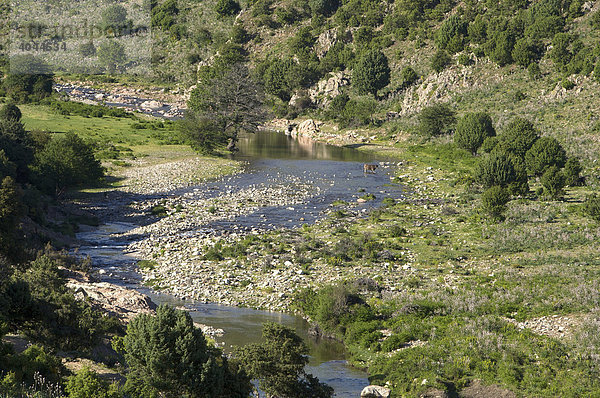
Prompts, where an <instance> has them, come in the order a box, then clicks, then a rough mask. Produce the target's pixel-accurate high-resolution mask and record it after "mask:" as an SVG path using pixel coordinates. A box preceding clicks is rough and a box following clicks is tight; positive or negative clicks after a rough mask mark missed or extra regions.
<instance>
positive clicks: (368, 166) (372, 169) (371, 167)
mask: <svg viewBox="0 0 600 398" xmlns="http://www.w3.org/2000/svg"><path fill="white" fill-rule="evenodd" d="M378 167H379V165H378V164H368V163H365V164H364V166H363V169H364V171H365V173H375V169H376V168H378Z"/></svg>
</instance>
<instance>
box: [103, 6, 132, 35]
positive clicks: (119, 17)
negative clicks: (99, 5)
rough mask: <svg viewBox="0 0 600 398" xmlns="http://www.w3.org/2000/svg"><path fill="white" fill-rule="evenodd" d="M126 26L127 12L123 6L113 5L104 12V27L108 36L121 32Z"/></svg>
mask: <svg viewBox="0 0 600 398" xmlns="http://www.w3.org/2000/svg"><path fill="white" fill-rule="evenodd" d="M126 24H127V10H126V9H125V7H123V6H122V5H120V4H113V5H110V6H108V7H106V8H105V9H104V10H103V11H102V27H103V29H104V30H105V31H106V33H107V34H109V33H112V34H116V33H117V32H119V31H121V30H122V29H123V27H125V26H126ZM111 30H112V32H111Z"/></svg>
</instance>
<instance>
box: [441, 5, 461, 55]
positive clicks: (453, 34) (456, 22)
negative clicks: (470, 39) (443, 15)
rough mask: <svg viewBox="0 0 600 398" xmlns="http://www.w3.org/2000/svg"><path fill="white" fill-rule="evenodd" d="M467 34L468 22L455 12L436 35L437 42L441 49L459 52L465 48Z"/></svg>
mask: <svg viewBox="0 0 600 398" xmlns="http://www.w3.org/2000/svg"><path fill="white" fill-rule="evenodd" d="M466 35H467V23H466V22H464V21H463V20H462V19H461V17H460V16H459V15H457V14H454V15H451V16H450V17H448V19H446V20H445V21H444V23H442V26H441V27H440V29H439V30H438V32H437V35H436V37H435V43H436V44H437V46H438V47H439V48H441V49H446V50H448V51H450V53H457V52H459V51H462V49H463V48H464V43H465V37H466Z"/></svg>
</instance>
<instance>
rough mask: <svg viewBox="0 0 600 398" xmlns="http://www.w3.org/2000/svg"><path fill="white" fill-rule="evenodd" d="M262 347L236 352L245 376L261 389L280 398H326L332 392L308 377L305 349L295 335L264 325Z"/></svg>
mask: <svg viewBox="0 0 600 398" xmlns="http://www.w3.org/2000/svg"><path fill="white" fill-rule="evenodd" d="M263 338H264V339H265V342H264V343H260V344H249V345H247V346H245V347H241V348H238V349H237V350H236V357H237V358H239V360H240V361H241V363H242V364H243V366H244V367H245V368H246V369H247V371H248V374H249V375H250V376H251V377H253V378H255V379H258V380H259V383H260V388H261V389H262V390H263V391H264V392H266V393H267V394H269V395H271V396H278V397H281V398H304V397H313V398H328V397H331V396H332V395H333V389H332V388H331V387H329V386H327V385H326V384H323V383H320V382H319V381H318V379H317V378H315V377H313V376H312V375H310V374H307V373H306V372H305V370H304V366H305V365H306V364H307V363H308V357H307V355H308V347H307V346H306V344H304V342H303V341H302V339H301V338H300V337H299V336H298V335H297V334H296V333H294V331H293V330H292V329H290V328H288V327H285V326H283V325H279V324H276V323H265V324H264V325H263Z"/></svg>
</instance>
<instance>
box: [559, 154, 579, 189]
mask: <svg viewBox="0 0 600 398" xmlns="http://www.w3.org/2000/svg"><path fill="white" fill-rule="evenodd" d="M582 171H583V168H582V167H581V164H580V163H579V160H577V158H569V159H567V162H566V163H565V168H564V169H563V174H564V175H565V184H566V185H568V186H570V187H576V186H578V185H581V180H582V178H581V172H582Z"/></svg>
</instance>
